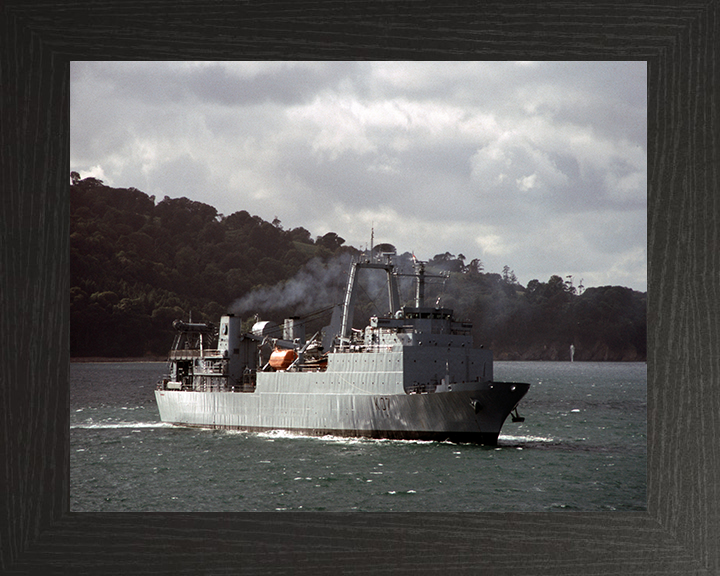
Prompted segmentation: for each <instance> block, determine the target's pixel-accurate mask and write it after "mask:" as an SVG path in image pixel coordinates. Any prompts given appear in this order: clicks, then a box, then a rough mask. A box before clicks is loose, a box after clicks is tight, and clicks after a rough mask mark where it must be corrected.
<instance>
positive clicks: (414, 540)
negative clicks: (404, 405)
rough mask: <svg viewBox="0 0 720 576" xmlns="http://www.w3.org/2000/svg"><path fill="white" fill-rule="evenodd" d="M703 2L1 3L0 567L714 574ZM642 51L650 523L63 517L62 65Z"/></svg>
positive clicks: (714, 174)
mask: <svg viewBox="0 0 720 576" xmlns="http://www.w3.org/2000/svg"><path fill="white" fill-rule="evenodd" d="M719 51H720V14H719V9H718V0H704V1H692V0H691V1H690V2H683V3H666V2H659V1H648V0H643V1H640V2H635V3H626V2H621V1H618V0H611V1H610V2H604V3H595V2H590V3H583V2H566V1H549V2H522V1H521V2H509V1H504V2H492V1H490V2H482V3H480V2H468V3H431V2H427V1H424V0H416V1H413V2H359V1H358V2H356V1H352V0H343V1H328V2H307V1H300V2H295V3H293V2H273V1H270V2H256V1H254V0H245V1H227V0H209V1H208V2H191V1H186V0H149V1H148V2H143V3H128V2H119V1H108V0H99V1H97V2H66V3H45V2H37V3H27V2H20V1H19V0H5V2H4V3H2V4H1V5H0V90H1V92H0V144H1V146H0V198H1V202H2V211H0V254H1V255H2V256H1V259H0V333H1V334H2V346H1V347H0V450H1V451H2V459H1V461H2V468H0V486H1V487H2V488H0V572H2V573H3V574H5V573H7V574H72V575H82V574H104V575H111V574H123V575H125V574H160V573H168V574H255V573H257V574H376V573H390V572H392V573H408V574H435V573H438V574H532V575H542V574H548V575H550V574H552V575H562V574H573V575H574V574H583V575H592V574H635V575H643V574H678V575H679V574H682V575H688V574H697V575H700V574H717V573H719V572H720V546H718V542H720V514H719V513H718V512H719V509H720V483H719V482H718V481H717V478H718V477H720V457H718V455H719V454H720V417H718V408H720V385H719V383H718V382H717V380H718V378H719V377H720V353H719V352H718V346H719V345H720V344H719V338H718V332H719V331H720V320H719V318H720V286H719V285H720V282H719V280H720V276H719V275H720V265H719V264H720V245H719V244H720V241H719V238H718V236H719V232H718V216H719V215H720V200H718V193H719V192H720V191H719V190H718V183H719V180H720V178H719V172H720V158H719V151H720V147H719V146H718V143H719V142H718V140H719V137H718V133H720V126H719V125H718V120H719V118H718V116H719V115H718V102H719V101H720V98H719V90H718V88H719V87H720V71H718V70H719V69H718V61H720V58H718V52H719ZM288 58H299V59H336V58H342V59H393V60H402V59H452V60H456V59H467V60H491V59H524V60H533V59H534V60H541V59H552V60H590V59H593V60H646V61H647V62H648V83H649V88H648V123H649V128H648V252H649V264H648V271H649V288H648V292H649V294H648V296H649V298H648V302H649V309H648V324H649V331H648V334H649V337H648V350H649V359H648V376H649V378H648V511H647V512H646V513H645V512H622V513H621V512H605V513H572V512H556V513H477V514H467V513H466V514H458V513H453V514H437V513H434V514H396V513H387V514H366V513H363V514H344V513H343V514H339V513H332V514H330V513H267V514H265V513H262V514H260V513H255V514H141V513H137V514H135V513H130V514H128V513H126V514H85V513H83V514H80V513H70V512H69V502H70V497H69V462H70V459H69V384H68V374H69V298H68V294H69V286H70V279H69V198H68V183H69V138H70V134H69V129H70V127H69V62H70V61H72V60H136V59H152V60H162V59H172V60H193V59H288Z"/></svg>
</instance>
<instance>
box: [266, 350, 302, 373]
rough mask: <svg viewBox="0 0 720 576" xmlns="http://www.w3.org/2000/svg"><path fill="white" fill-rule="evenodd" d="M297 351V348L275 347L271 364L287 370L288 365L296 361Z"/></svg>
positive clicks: (277, 368) (276, 368) (275, 367)
mask: <svg viewBox="0 0 720 576" xmlns="http://www.w3.org/2000/svg"><path fill="white" fill-rule="evenodd" d="M296 358H297V353H296V352H295V350H281V349H280V348H275V350H273V352H272V354H270V366H271V367H272V368H274V369H275V370H287V368H288V366H290V364H292V363H293V362H295V359H296Z"/></svg>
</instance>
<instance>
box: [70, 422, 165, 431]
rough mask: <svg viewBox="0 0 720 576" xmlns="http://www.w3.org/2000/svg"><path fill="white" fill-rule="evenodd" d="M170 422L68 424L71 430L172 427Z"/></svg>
mask: <svg viewBox="0 0 720 576" xmlns="http://www.w3.org/2000/svg"><path fill="white" fill-rule="evenodd" d="M172 427H173V425H172V424H168V423H166V422H86V423H83V424H72V425H70V429H71V430H75V429H84V430H117V429H121V428H172Z"/></svg>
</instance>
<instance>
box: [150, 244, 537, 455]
mask: <svg viewBox="0 0 720 576" xmlns="http://www.w3.org/2000/svg"><path fill="white" fill-rule="evenodd" d="M367 270H381V271H384V272H385V276H386V279H387V287H388V313H387V314H386V315H383V316H374V317H372V318H371V319H370V322H369V325H368V326H366V327H365V328H364V329H363V330H358V329H355V328H353V327H352V321H353V316H354V308H355V302H356V298H357V293H358V290H357V286H356V284H357V278H358V275H359V274H361V273H365V271H367ZM412 275H413V276H415V279H416V291H415V299H414V302H413V305H412V306H401V305H400V298H399V295H398V283H397V277H398V274H397V272H396V270H395V267H394V265H393V264H392V262H391V258H390V257H389V256H387V257H386V258H385V261H378V260H364V261H357V262H354V263H353V264H352V267H351V270H350V274H349V279H348V285H347V289H346V292H345V297H344V300H343V303H342V306H341V307H339V308H338V309H337V310H336V313H335V314H334V315H333V321H332V322H331V323H330V326H328V327H326V328H325V329H324V331H321V332H318V333H316V334H314V335H313V336H311V337H310V338H306V334H305V324H304V322H303V321H302V319H300V318H288V319H286V320H285V321H284V324H283V326H282V327H281V326H278V325H276V324H274V323H272V322H259V321H258V322H255V324H254V325H253V326H252V329H251V330H250V331H247V332H243V331H242V329H241V326H242V321H241V318H239V317H237V316H234V315H231V314H228V315H225V316H222V318H221V319H220V324H219V327H217V329H216V328H215V326H213V325H210V324H193V323H185V322H181V321H178V320H176V321H175V323H174V327H175V329H176V331H177V334H176V337H175V342H174V344H173V349H172V350H171V352H170V357H169V365H170V368H169V373H168V376H167V378H165V379H163V380H162V381H161V382H160V383H159V385H158V389H157V390H156V399H157V403H158V408H159V411H160V416H161V419H162V420H163V421H165V422H172V423H174V424H178V425H186V426H200V427H215V428H237V429H243V430H278V429H280V430H288V431H294V432H300V433H304V434H312V435H328V434H331V435H340V436H367V437H373V438H398V439H425V440H450V441H456V442H476V443H481V444H487V445H494V444H496V443H497V439H498V434H499V433H500V430H501V428H502V426H503V423H504V422H505V420H506V419H507V417H508V416H509V415H510V414H511V413H513V411H514V416H513V420H515V421H521V420H522V419H521V418H520V417H519V416H518V414H517V404H518V402H519V401H520V400H521V399H522V397H523V396H524V395H525V394H526V392H527V391H528V389H529V384H526V383H516V382H494V381H493V357H492V352H491V351H490V350H486V349H482V348H474V347H473V342H472V336H471V329H472V326H471V324H469V323H467V322H458V321H455V320H454V318H453V311H452V310H450V309H447V308H442V307H429V306H425V303H424V287H425V278H426V274H425V270H424V265H423V264H422V263H416V266H415V270H414V274H412Z"/></svg>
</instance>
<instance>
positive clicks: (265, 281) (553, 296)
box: [70, 173, 647, 360]
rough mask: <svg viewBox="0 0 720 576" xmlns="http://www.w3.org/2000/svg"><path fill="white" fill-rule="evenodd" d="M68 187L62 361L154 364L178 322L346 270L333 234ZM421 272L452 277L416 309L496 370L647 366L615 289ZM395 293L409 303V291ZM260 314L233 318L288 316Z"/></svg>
mask: <svg viewBox="0 0 720 576" xmlns="http://www.w3.org/2000/svg"><path fill="white" fill-rule="evenodd" d="M71 179H72V184H71V185H70V198H71V222H70V232H71V235H70V251H71V252H70V272H71V286H72V287H71V289H70V314H71V324H70V340H71V348H70V352H71V356H72V357H88V356H104V357H140V356H147V355H159V356H162V355H165V354H166V353H167V351H168V349H169V347H170V344H171V343H172V338H173V331H172V327H171V325H172V321H173V320H174V319H175V318H182V319H188V318H189V317H190V316H192V320H193V321H195V322H215V323H217V321H218V320H219V317H220V315H221V314H223V313H225V312H226V311H227V310H229V309H231V308H232V307H233V306H237V304H236V303H237V301H238V300H242V299H245V301H248V300H251V301H252V299H248V296H249V295H251V294H257V293H258V292H256V291H257V290H261V291H269V289H270V287H276V290H277V286H278V285H281V286H286V287H288V290H289V289H290V287H291V286H292V280H291V279H293V278H298V277H302V276H303V275H305V277H306V279H309V280H317V279H318V278H319V276H318V273H317V271H318V270H322V269H325V270H335V269H343V270H346V269H347V267H346V263H347V262H349V258H350V256H353V255H357V254H359V250H357V249H355V248H353V247H349V246H344V242H345V241H344V240H343V239H342V238H341V237H339V236H338V235H337V234H336V233H334V232H330V233H328V234H325V235H324V236H318V237H316V238H314V239H313V237H312V235H311V234H310V232H309V231H308V230H305V229H304V228H294V229H292V230H284V229H283V227H282V225H281V223H280V221H279V220H278V219H277V218H276V219H275V220H274V221H273V222H272V223H269V222H266V221H264V220H262V219H261V218H259V217H258V216H251V215H250V214H249V213H248V212H246V211H244V210H243V211H240V212H235V213H233V214H231V215H229V216H224V215H222V214H218V212H217V210H216V209H215V208H213V207H212V206H209V205H207V204H203V203H201V202H195V201H192V200H188V199H187V198H178V199H171V198H168V197H167V196H166V197H165V198H164V199H163V200H161V201H160V202H157V203H156V202H155V198H154V197H153V196H148V195H147V194H144V193H143V192H141V191H139V190H137V189H135V188H129V189H124V188H110V187H108V186H105V185H104V184H103V183H102V182H101V181H99V180H96V179H94V178H85V179H84V180H80V178H79V176H78V175H77V174H76V173H73V174H72V175H71ZM338 262H341V263H342V265H343V266H344V267H343V266H340V267H339V266H338ZM398 264H399V266H400V268H401V269H402V268H404V269H405V270H406V271H409V270H410V266H411V265H412V262H411V255H410V254H409V253H407V252H406V253H404V254H402V255H400V256H399V257H398ZM308 270H314V272H313V273H308V272H307V271H308ZM427 271H428V273H440V272H447V273H448V274H449V277H448V278H447V279H446V280H435V281H431V282H429V284H428V289H427V293H426V300H427V302H428V303H435V302H436V301H437V299H438V298H439V299H440V300H439V301H440V304H441V305H442V306H444V307H448V308H454V309H455V315H456V317H457V318H459V319H468V320H471V321H472V322H473V324H474V336H475V341H476V343H478V344H484V345H485V346H486V347H492V348H493V350H494V351H495V353H496V358H511V359H567V358H568V357H569V346H570V344H571V343H572V344H574V346H575V348H576V353H575V359H576V360H587V359H593V360H645V357H646V305H647V302H646V294H645V293H639V292H635V291H633V290H630V289H628V288H622V287H618V286H604V287H600V288H590V289H588V290H585V291H584V292H582V293H579V291H578V290H577V289H576V288H574V287H573V286H572V284H571V283H570V282H564V281H563V280H562V279H561V278H559V277H558V276H552V277H551V278H550V279H549V280H548V282H546V283H543V282H539V281H538V280H532V281H531V282H530V283H529V284H528V285H527V287H523V286H521V285H520V284H518V283H517V279H516V278H515V275H514V273H512V271H510V270H509V268H508V267H505V269H504V270H503V273H502V274H494V273H485V272H484V271H483V265H482V262H480V260H478V259H474V260H472V261H470V262H469V263H468V264H466V262H465V257H464V256H463V255H462V254H460V255H458V256H457V257H455V256H454V255H452V254H450V253H445V254H439V255H437V256H435V257H434V258H433V259H432V260H431V261H430V262H428V265H427ZM344 281H345V279H344V278H334V284H333V285H332V286H326V287H322V288H323V289H322V290H321V287H319V286H318V287H317V290H315V293H316V294H315V295H320V294H321V293H322V296H323V297H324V299H325V300H324V301H322V302H318V306H317V307H318V308H322V307H324V306H327V305H328V304H333V303H340V301H341V299H342V287H343V286H344ZM376 288H377V287H372V286H368V288H367V290H366V292H367V293H368V294H369V296H368V297H367V298H365V300H364V301H362V302H360V303H359V305H358V309H357V310H358V313H357V314H356V324H358V325H360V324H361V323H362V322H363V321H365V320H366V319H367V317H369V316H370V315H372V314H373V313H378V312H380V313H382V312H385V310H382V309H381V308H380V309H378V308H376V307H375V306H374V305H373V300H374V295H375V294H376V293H377V294H380V293H382V292H383V290H382V287H380V290H377V289H376ZM288 290H286V291H285V292H287V291H288ZM403 293H404V296H405V297H406V298H407V299H408V300H411V299H412V297H413V292H412V288H411V287H410V286H409V285H406V286H405V289H404V290H403ZM333 298H334V300H333V301H332V302H331V301H330V300H332V299H333ZM257 302H258V300H257V299H256V300H254V303H255V307H253V308H251V309H249V310H242V312H243V316H244V317H246V318H247V317H248V316H247V314H251V315H254V314H255V313H258V314H261V316H262V318H263V319H266V320H274V321H276V322H281V321H282V318H283V317H285V316H289V315H292V314H293V312H294V310H293V309H292V308H291V307H290V306H280V305H279V303H278V305H277V306H272V307H270V308H269V309H267V310H263V309H260V308H258V307H257V306H258V304H257ZM325 323H327V322H325Z"/></svg>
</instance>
